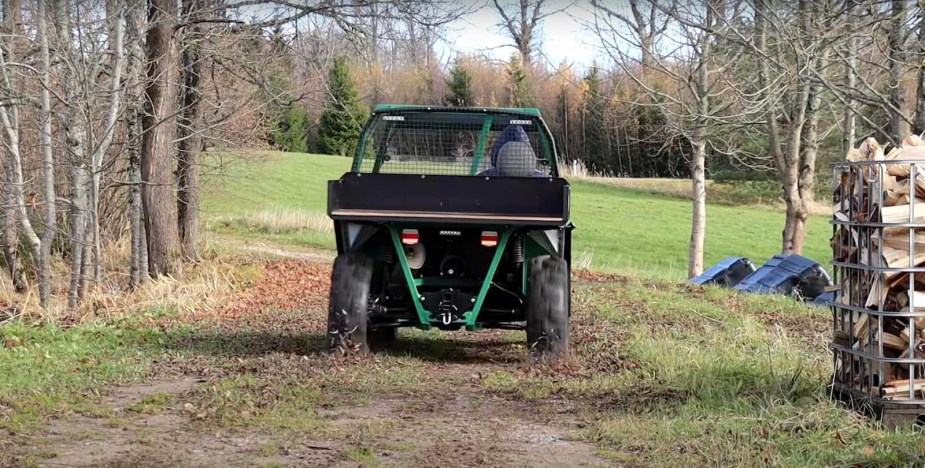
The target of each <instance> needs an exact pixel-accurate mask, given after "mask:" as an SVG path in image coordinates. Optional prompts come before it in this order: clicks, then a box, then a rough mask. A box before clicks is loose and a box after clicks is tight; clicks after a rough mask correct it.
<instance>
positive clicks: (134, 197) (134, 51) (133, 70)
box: [125, 4, 148, 287]
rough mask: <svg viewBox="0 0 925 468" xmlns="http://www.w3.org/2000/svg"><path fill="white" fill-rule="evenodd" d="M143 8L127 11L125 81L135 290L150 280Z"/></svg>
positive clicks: (135, 6)
mask: <svg viewBox="0 0 925 468" xmlns="http://www.w3.org/2000/svg"><path fill="white" fill-rule="evenodd" d="M142 8H143V5H141V4H128V5H127V9H126V12H125V23H126V26H127V30H126V43H127V45H128V60H127V63H126V67H125V68H126V70H125V74H126V78H127V80H128V82H130V83H136V84H134V85H132V86H130V87H128V88H127V89H126V90H125V93H126V111H125V114H126V115H125V134H126V135H125V138H126V153H127V155H128V161H127V167H126V172H127V177H128V181H129V187H128V212H129V231H130V233H131V258H130V259H129V278H130V282H131V286H132V287H137V286H138V285H140V284H144V283H145V282H146V281H147V280H148V274H147V271H148V241H147V239H146V236H145V228H144V207H143V206H142V201H141V125H142V123H141V116H142V99H143V96H142V93H144V89H143V87H142V86H140V85H139V84H137V83H141V82H142V81H143V80H144V69H143V68H142V63H143V61H144V49H143V47H142V45H143V41H144V38H143V37H142V34H143V19H142V18H143V10H142Z"/></svg>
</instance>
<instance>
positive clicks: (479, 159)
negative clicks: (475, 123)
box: [469, 114, 495, 175]
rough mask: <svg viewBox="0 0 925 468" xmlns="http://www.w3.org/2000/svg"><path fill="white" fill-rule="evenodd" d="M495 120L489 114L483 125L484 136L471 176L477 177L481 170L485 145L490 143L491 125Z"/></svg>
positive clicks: (476, 152) (475, 157) (480, 136)
mask: <svg viewBox="0 0 925 468" xmlns="http://www.w3.org/2000/svg"><path fill="white" fill-rule="evenodd" d="M494 120H495V116H493V115H491V114H489V115H488V116H486V117H485V122H484V123H482V134H481V135H479V144H478V147H477V148H476V149H475V155H473V158H472V167H471V168H469V175H475V173H476V172H477V171H478V170H479V165H480V164H481V163H482V157H483V156H484V153H485V145H486V143H487V142H488V133H489V132H491V123H492V122H493V121H494Z"/></svg>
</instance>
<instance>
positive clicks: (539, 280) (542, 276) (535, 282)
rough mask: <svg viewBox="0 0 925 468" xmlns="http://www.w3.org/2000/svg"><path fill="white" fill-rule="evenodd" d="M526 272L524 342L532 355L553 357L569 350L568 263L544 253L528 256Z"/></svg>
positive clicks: (538, 358)
mask: <svg viewBox="0 0 925 468" xmlns="http://www.w3.org/2000/svg"><path fill="white" fill-rule="evenodd" d="M529 272H530V273H529V279H528V281H529V291H528V293H527V346H528V347H529V349H530V357H531V358H532V359H535V360H539V361H553V360H556V359H558V358H559V357H560V356H563V355H565V354H566V353H567V352H568V334H569V268H568V264H567V263H566V262H565V260H563V259H561V258H557V257H552V256H548V255H544V256H542V257H536V258H533V259H531V260H530V263H529Z"/></svg>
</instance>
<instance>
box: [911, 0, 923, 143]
mask: <svg viewBox="0 0 925 468" xmlns="http://www.w3.org/2000/svg"><path fill="white" fill-rule="evenodd" d="M916 47H917V50H918V56H919V63H918V64H917V65H918V67H917V68H918V90H917V92H916V95H915V120H914V122H913V123H914V125H913V129H912V132H913V133H915V134H917V135H921V134H922V133H925V63H922V60H923V57H925V6H921V5H920V6H919V31H918V44H917V46H916Z"/></svg>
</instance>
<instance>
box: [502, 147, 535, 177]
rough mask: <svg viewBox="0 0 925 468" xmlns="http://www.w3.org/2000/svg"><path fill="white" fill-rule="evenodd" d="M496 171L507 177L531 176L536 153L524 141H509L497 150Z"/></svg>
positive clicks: (533, 171) (533, 170)
mask: <svg viewBox="0 0 925 468" xmlns="http://www.w3.org/2000/svg"><path fill="white" fill-rule="evenodd" d="M497 167H498V172H500V173H501V175H502V176H507V177H532V176H533V174H534V173H535V172H536V153H534V152H533V147H532V146H530V143H527V142H525V141H510V142H507V143H505V144H504V146H502V147H501V151H499V152H498V163H497Z"/></svg>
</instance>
